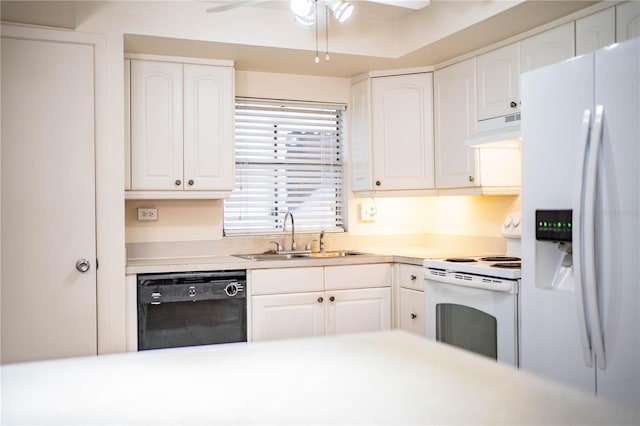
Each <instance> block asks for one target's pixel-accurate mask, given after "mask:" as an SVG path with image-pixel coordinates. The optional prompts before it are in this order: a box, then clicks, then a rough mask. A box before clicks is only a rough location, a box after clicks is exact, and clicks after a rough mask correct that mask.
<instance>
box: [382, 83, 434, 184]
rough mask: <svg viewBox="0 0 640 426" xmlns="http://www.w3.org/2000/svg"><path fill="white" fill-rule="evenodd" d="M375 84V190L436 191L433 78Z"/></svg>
mask: <svg viewBox="0 0 640 426" xmlns="http://www.w3.org/2000/svg"><path fill="white" fill-rule="evenodd" d="M371 84H372V124H371V126H372V129H373V130H372V131H373V134H372V140H373V142H372V144H373V181H374V189H380V190H385V189H425V188H433V187H434V172H433V74H432V73H421V74H410V75H400V76H391V77H377V78H374V79H372V83H371Z"/></svg>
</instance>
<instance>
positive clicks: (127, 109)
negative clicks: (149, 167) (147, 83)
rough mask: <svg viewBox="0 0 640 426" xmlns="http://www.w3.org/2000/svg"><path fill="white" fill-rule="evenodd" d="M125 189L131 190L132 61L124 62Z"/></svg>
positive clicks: (126, 60)
mask: <svg viewBox="0 0 640 426" xmlns="http://www.w3.org/2000/svg"><path fill="white" fill-rule="evenodd" d="M124 189H125V190H126V189H131V60H129V59H125V60H124Z"/></svg>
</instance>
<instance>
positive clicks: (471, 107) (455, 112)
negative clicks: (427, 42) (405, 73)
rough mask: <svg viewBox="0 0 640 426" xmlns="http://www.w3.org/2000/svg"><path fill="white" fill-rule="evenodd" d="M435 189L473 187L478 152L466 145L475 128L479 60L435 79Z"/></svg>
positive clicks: (452, 68) (445, 70)
mask: <svg viewBox="0 0 640 426" xmlns="http://www.w3.org/2000/svg"><path fill="white" fill-rule="evenodd" d="M434 84H435V88H434V104H435V136H436V145H435V148H436V149H435V152H436V162H435V169H436V187H437V188H456V187H458V188H459V187H469V186H470V187H474V186H477V185H478V182H479V181H480V179H476V173H477V172H476V163H477V162H476V150H475V149H473V148H469V147H467V146H465V142H466V140H467V139H469V138H471V137H472V136H473V134H474V132H475V126H476V60H475V58H472V59H468V60H466V61H464V62H459V63H457V64H455V65H451V66H449V67H446V68H443V69H440V70H438V71H436V72H435V77H434Z"/></svg>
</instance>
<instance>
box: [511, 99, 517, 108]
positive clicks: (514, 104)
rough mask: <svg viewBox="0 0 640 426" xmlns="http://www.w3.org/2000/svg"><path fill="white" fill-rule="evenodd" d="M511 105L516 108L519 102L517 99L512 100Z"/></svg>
mask: <svg viewBox="0 0 640 426" xmlns="http://www.w3.org/2000/svg"><path fill="white" fill-rule="evenodd" d="M509 106H510V107H511V108H514V109H515V108H517V107H518V103H517V102H516V101H511V103H510V104H509Z"/></svg>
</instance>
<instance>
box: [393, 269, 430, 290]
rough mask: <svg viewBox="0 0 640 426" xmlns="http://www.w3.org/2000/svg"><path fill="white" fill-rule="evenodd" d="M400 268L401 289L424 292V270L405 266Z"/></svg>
mask: <svg viewBox="0 0 640 426" xmlns="http://www.w3.org/2000/svg"><path fill="white" fill-rule="evenodd" d="M399 266H400V267H399V269H398V271H399V272H398V273H399V281H400V287H403V288H409V289H412V290H420V291H424V268H423V267H422V266H417V265H405V264H400V265H399Z"/></svg>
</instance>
